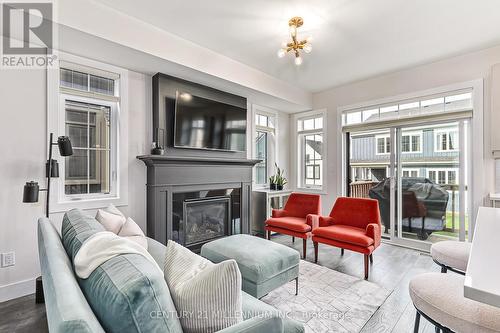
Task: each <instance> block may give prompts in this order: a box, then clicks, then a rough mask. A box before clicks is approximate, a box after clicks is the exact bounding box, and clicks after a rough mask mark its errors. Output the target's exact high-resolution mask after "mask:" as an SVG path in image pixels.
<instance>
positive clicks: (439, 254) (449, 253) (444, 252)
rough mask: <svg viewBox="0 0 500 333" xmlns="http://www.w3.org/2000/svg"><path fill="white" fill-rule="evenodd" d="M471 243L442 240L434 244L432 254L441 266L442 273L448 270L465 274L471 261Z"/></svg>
mask: <svg viewBox="0 0 500 333" xmlns="http://www.w3.org/2000/svg"><path fill="white" fill-rule="evenodd" d="M470 247H471V243H469V242H458V241H442V242H437V243H434V244H432V246H431V256H432V259H433V260H434V262H435V263H436V264H438V265H439V266H441V273H446V272H447V271H448V270H450V271H453V272H455V273H459V274H462V275H465V271H466V270H467V262H468V261H469V254H470Z"/></svg>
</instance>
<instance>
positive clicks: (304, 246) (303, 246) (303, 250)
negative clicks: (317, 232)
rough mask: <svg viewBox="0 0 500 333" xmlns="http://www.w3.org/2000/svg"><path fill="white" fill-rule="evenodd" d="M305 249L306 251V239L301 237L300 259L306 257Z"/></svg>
mask: <svg viewBox="0 0 500 333" xmlns="http://www.w3.org/2000/svg"><path fill="white" fill-rule="evenodd" d="M306 251H307V239H305V238H303V239H302V252H303V256H302V259H305V258H306Z"/></svg>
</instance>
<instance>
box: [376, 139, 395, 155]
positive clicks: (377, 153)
mask: <svg viewBox="0 0 500 333" xmlns="http://www.w3.org/2000/svg"><path fill="white" fill-rule="evenodd" d="M378 139H384V152H383V153H380V152H379V151H378ZM390 140H391V135H390V134H379V135H375V155H378V156H380V155H389V154H390V153H391V152H390V151H387V141H390ZM391 148H392V147H391Z"/></svg>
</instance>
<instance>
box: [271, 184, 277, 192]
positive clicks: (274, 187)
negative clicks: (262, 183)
mask: <svg viewBox="0 0 500 333" xmlns="http://www.w3.org/2000/svg"><path fill="white" fill-rule="evenodd" d="M276 187H277V185H276V184H269V189H271V191H276Z"/></svg>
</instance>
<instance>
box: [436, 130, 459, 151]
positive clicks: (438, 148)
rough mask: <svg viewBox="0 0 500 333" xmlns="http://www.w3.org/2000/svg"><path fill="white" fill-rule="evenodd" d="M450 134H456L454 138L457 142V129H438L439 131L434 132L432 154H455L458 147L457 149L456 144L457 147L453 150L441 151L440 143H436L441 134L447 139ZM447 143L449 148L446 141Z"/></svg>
mask: <svg viewBox="0 0 500 333" xmlns="http://www.w3.org/2000/svg"><path fill="white" fill-rule="evenodd" d="M452 132H455V133H456V138H457V141H458V128H448V129H439V130H435V131H434V152H436V153H449V152H457V151H458V149H459V147H458V144H459V143H458V142H457V143H458V144H457V147H456V148H455V149H441V142H439V141H438V136H439V135H443V134H446V136H447V137H448V135H449V134H450V133H452ZM446 143H447V147H449V146H450V142H449V141H448V139H447V141H446Z"/></svg>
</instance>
